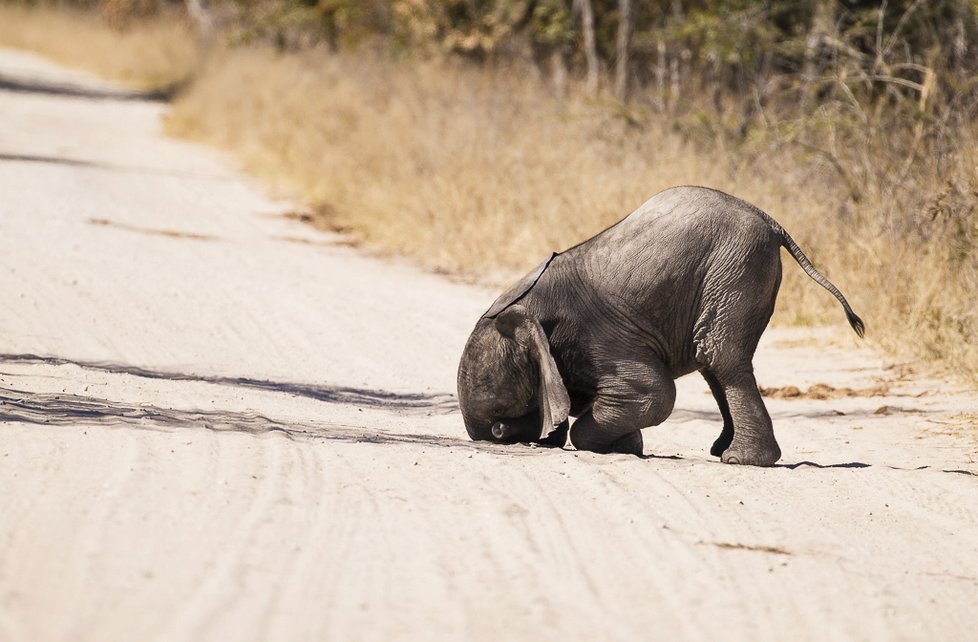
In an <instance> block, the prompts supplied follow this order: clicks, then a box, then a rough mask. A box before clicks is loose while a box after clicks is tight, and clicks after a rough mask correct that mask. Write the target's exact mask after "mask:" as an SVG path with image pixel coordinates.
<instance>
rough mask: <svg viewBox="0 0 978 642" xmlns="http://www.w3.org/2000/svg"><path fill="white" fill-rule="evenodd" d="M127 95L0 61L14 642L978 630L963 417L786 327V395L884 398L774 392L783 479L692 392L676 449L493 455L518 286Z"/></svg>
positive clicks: (766, 351)
mask: <svg viewBox="0 0 978 642" xmlns="http://www.w3.org/2000/svg"><path fill="white" fill-rule="evenodd" d="M65 83H71V87H73V89H71V88H68V87H66V86H65ZM86 93H88V94H91V95H88V96H84V95H78V94H86ZM124 98H125V97H120V96H118V95H117V96H115V97H113V96H112V91H111V88H109V87H106V86H104V85H101V84H99V83H97V82H95V81H93V80H92V79H88V78H85V77H83V76H80V75H78V74H72V73H68V72H65V71H63V70H60V69H58V68H55V67H52V66H50V65H47V64H45V63H42V62H40V61H38V60H37V59H35V58H33V57H30V56H26V55H23V54H15V53H11V52H2V53H0V293H2V297H3V299H2V300H3V302H2V304H0V640H18V641H19V640H32V641H33V640H228V639H233V640H301V639H317V640H398V639H411V640H437V639H484V640H489V639H534V640H537V639H542V640H546V639H554V640H556V639H589V640H591V639H670V640H671V639H689V640H714V639H751V640H755V639H760V640H782V639H886V640H893V639H954V638H959V639H973V637H974V635H975V631H978V606H976V605H978V477H976V476H975V474H976V472H978V463H976V461H978V444H976V441H975V439H974V435H975V430H974V423H975V422H974V415H969V414H968V413H969V412H973V411H974V410H976V408H975V407H974V403H973V399H972V398H970V397H969V396H968V395H967V394H965V393H962V392H960V391H955V390H954V388H953V386H950V385H949V384H947V383H942V382H935V381H923V380H918V379H916V378H914V377H913V376H912V375H909V376H908V375H907V373H906V372H904V371H903V370H901V369H899V368H887V367H886V366H887V363H886V362H885V360H883V359H882V358H881V357H879V356H877V355H875V354H873V353H871V352H869V351H867V350H866V349H864V348H858V347H857V343H856V341H855V340H854V339H852V338H850V335H849V334H848V331H847V330H823V331H818V332H811V331H798V330H791V331H788V330H775V331H770V332H769V333H768V335H767V336H766V338H765V340H764V343H763V345H762V348H761V350H760V352H759V354H758V358H757V371H758V378H759V380H760V381H761V383H762V385H767V386H785V385H795V386H798V387H799V388H801V389H803V390H804V389H807V388H808V387H809V386H810V385H812V384H816V383H825V384H829V385H831V386H834V387H836V388H840V387H850V388H853V389H854V390H855V391H856V392H859V391H864V390H865V389H869V388H880V387H881V389H880V390H877V393H876V394H875V395H873V396H860V395H857V394H850V395H843V396H841V397H839V398H831V399H827V400H817V399H794V400H792V399H771V400H770V401H769V407H770V409H771V412H772V415H773V416H774V421H775V427H776V430H777V432H778V436H779V438H780V441H781V445H782V448H783V450H784V459H783V462H782V463H783V464H786V465H783V466H779V467H776V468H772V469H767V470H760V469H753V468H740V467H732V466H724V465H722V464H719V463H717V462H715V461H714V460H713V459H711V458H710V457H709V455H708V454H707V452H706V450H707V448H708V447H709V445H710V443H711V442H712V439H713V438H714V437H715V436H716V433H717V432H718V430H719V416H718V414H717V412H716V409H715V407H714V405H713V402H712V399H711V398H710V396H709V394H708V393H707V391H706V386H705V384H704V383H703V382H702V381H700V380H699V379H698V378H695V377H690V378H686V379H683V380H682V381H681V382H680V390H679V398H678V403H677V410H676V412H675V415H674V416H673V418H672V419H671V420H670V421H669V422H668V423H667V424H666V425H663V426H661V427H659V428H656V429H652V430H647V431H646V436H645V442H646V453H647V454H649V455H652V454H653V453H654V455H655V456H653V457H647V458H643V459H637V458H633V457H625V456H596V455H591V454H587V453H578V452H575V451H573V450H570V449H568V450H544V449H535V448H528V447H496V446H491V445H476V444H473V443H470V442H469V441H467V440H466V439H464V437H463V436H464V433H463V431H462V426H461V422H460V419H459V416H458V415H457V413H456V410H455V405H454V397H453V396H452V392H453V389H454V371H455V363H456V358H457V356H458V354H459V352H460V350H461V346H462V343H463V341H464V340H465V337H466V335H467V333H468V331H469V329H470V328H471V326H472V324H473V323H474V321H475V319H476V318H477V316H478V315H479V314H480V313H481V312H482V310H483V309H484V308H485V307H486V306H487V304H488V302H489V301H490V300H491V298H492V294H491V293H489V292H487V291H484V290H480V289H477V288H471V287H465V286H460V285H456V284H452V283H449V282H447V281H445V280H444V279H440V278H437V277H433V276H430V275H425V274H422V273H419V272H418V271H415V270H413V269H410V268H408V267H405V266H402V265H398V264H392V263H384V262H379V261H376V260H372V259H367V258H363V257H361V256H359V255H358V254H356V253H355V252H354V251H353V250H350V249H349V248H346V247H344V246H343V244H342V240H341V239H338V238H336V237H332V236H329V235H325V234H321V233H318V232H314V231H312V230H310V229H307V228H306V227H304V226H303V225H301V224H300V223H298V222H295V221H291V220H288V219H287V218H284V217H282V216H281V214H282V213H283V212H285V211H287V210H288V206H287V205H286V204H283V203H276V202H273V201H271V200H269V199H268V198H266V197H264V196H262V195H261V193H260V192H259V191H257V190H256V189H255V188H254V186H251V185H249V184H248V183H247V182H246V181H243V180H242V179H241V178H240V177H239V176H237V175H235V174H234V173H233V172H232V171H231V170H229V169H228V168H227V166H226V165H224V164H222V162H221V161H220V159H219V158H218V157H217V156H216V155H214V154H212V153H211V152H209V151H207V150H203V149H200V148H196V147H193V146H189V145H185V144H182V143H178V142H174V141H171V140H167V139H165V138H163V137H161V136H160V135H159V134H158V121H159V118H160V115H161V112H162V110H163V107H162V106H160V105H158V104H152V103H147V102H141V101H138V100H126V99H124ZM532 258H533V257H530V259H529V260H528V264H531V263H533V260H532ZM786 269H796V268H795V267H793V266H788V267H787V268H786ZM812 287H815V286H814V285H813V286H812ZM857 307H858V306H857ZM840 316H841V315H840ZM867 321H868V322H869V324H870V327H872V324H874V323H881V322H884V320H877V319H867ZM969 421H970V422H971V426H972V428H971V431H970V432H969V431H968V430H967V429H966V428H965V426H966V425H967V424H968V422H969Z"/></svg>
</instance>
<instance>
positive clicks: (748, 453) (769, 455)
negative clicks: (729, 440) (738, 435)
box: [710, 439, 781, 466]
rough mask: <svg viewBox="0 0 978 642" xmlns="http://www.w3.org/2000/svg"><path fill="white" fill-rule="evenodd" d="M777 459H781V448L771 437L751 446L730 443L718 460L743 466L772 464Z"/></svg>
mask: <svg viewBox="0 0 978 642" xmlns="http://www.w3.org/2000/svg"><path fill="white" fill-rule="evenodd" d="M714 446H716V444H714ZM710 452H711V453H712V452H713V451H712V450H711V451H710ZM779 459H781V448H780V447H779V446H778V442H776V441H774V439H771V441H770V443H766V444H764V445H760V446H753V447H748V446H747V445H745V444H731V445H730V447H729V448H727V449H726V450H724V451H723V454H722V455H721V456H720V461H722V462H723V463H725V464H740V465H743V466H773V465H774V463H775V462H776V461H778V460H779Z"/></svg>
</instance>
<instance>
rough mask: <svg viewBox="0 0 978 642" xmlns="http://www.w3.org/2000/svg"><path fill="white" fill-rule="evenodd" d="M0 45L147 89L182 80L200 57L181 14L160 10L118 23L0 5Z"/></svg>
mask: <svg viewBox="0 0 978 642" xmlns="http://www.w3.org/2000/svg"><path fill="white" fill-rule="evenodd" d="M112 15H113V16H115V15H116V14H115V13H113V14H112ZM0 45H2V46H6V47H15V48H19V49H28V50H30V51H35V52H37V53H39V54H41V55H43V56H46V57H48V58H51V59H52V60H55V61H57V62H60V63H62V64H65V65H68V66H70V67H75V68H80V69H85V70H87V71H91V72H94V73H96V74H99V75H100V76H103V77H105V78H107V79H109V80H115V81H118V82H121V83H124V84H126V85H129V86H131V87H133V88H135V89H141V90H146V91H157V90H165V89H169V88H171V87H173V86H175V85H177V84H179V83H181V82H183V81H184V80H186V79H187V78H188V77H189V76H190V75H191V73H192V72H193V70H194V68H195V66H196V65H197V63H198V60H199V55H198V47H197V42H196V40H195V37H194V31H193V29H192V28H191V27H190V25H188V24H187V22H186V20H185V19H184V18H182V17H181V16H180V15H178V14H173V13H165V12H164V13H162V14H157V15H154V16H153V17H152V18H150V19H146V20H137V19H135V18H133V17H132V16H130V17H129V18H127V20H126V21H124V22H121V21H120V20H119V19H115V18H113V19H103V18H101V17H100V16H99V14H97V13H95V12H80V11H76V10H71V9H60V8H57V7H56V6H51V5H45V4H39V5H35V6H32V7H24V6H19V5H6V4H0Z"/></svg>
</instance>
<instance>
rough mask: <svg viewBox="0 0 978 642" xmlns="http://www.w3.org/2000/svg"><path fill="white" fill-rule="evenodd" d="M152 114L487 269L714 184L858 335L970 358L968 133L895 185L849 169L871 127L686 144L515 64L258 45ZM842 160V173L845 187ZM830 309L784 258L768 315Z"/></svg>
mask: <svg viewBox="0 0 978 642" xmlns="http://www.w3.org/2000/svg"><path fill="white" fill-rule="evenodd" d="M574 93H575V92H573V91H571V94H572V96H573V95H574ZM168 129H169V131H171V132H173V133H176V134H178V135H182V136H187V137H191V138H196V139H200V140H204V141H207V142H210V143H214V144H217V145H219V146H222V147H225V148H228V149H231V150H233V151H235V152H237V153H238V154H239V155H240V157H241V158H242V159H243V162H244V164H245V165H246V167H247V168H248V169H249V170H251V171H253V172H255V173H257V174H259V175H261V176H263V177H266V178H270V179H271V180H272V182H273V184H275V185H277V186H279V188H281V189H284V190H287V191H288V192H290V193H291V194H293V195H297V196H298V197H299V198H301V199H302V200H304V201H306V202H307V203H308V204H310V206H311V207H313V208H314V209H315V210H316V211H318V212H319V213H320V220H321V222H322V223H323V224H324V225H326V226H328V227H332V228H336V229H341V230H344V231H348V232H349V233H350V234H352V235H354V236H355V237H357V238H359V239H361V240H365V241H367V242H368V243H369V245H371V246H372V247H375V248H379V249H381V250H383V251H388V252H396V253H403V254H408V255H411V256H414V257H416V258H417V259H418V260H419V261H420V262H421V263H422V264H424V265H425V266H427V267H429V268H432V269H435V270H441V271H448V272H454V273H464V274H468V275H470V276H474V277H476V278H478V279H480V280H483V281H489V282H493V283H500V282H503V281H505V280H507V279H510V278H512V277H513V276H514V275H516V274H518V273H520V272H522V271H525V270H528V269H529V268H530V267H532V266H533V265H535V264H536V263H537V262H538V261H540V260H541V258H543V257H544V256H545V255H546V254H547V253H548V252H550V251H551V250H554V249H563V248H565V247H567V246H569V245H571V244H573V243H576V242H578V241H580V240H582V239H584V238H587V237H588V236H590V235H591V234H593V233H595V232H597V231H599V230H601V229H602V228H604V227H605V226H606V225H608V224H609V223H612V222H614V221H615V220H617V219H619V218H620V217H622V216H623V215H625V214H627V213H628V212H629V211H631V210H632V209H634V208H635V207H636V206H638V205H639V204H640V203H642V202H643V201H644V200H645V199H646V198H648V197H649V196H651V195H652V194H654V193H655V192H657V191H659V190H661V189H663V188H665V187H668V186H672V185H679V184H702V185H709V186H712V187H716V188H719V189H722V190H725V191H728V192H731V193H733V194H735V195H737V196H740V197H742V198H744V199H746V200H749V201H751V202H753V203H755V204H757V205H758V206H760V207H761V208H763V209H765V210H766V211H768V212H770V213H771V214H772V215H773V216H775V217H776V218H777V219H778V220H780V221H781V222H782V223H783V224H784V225H785V226H786V228H787V229H788V230H789V231H790V232H791V233H792V235H793V236H794V237H795V239H796V240H797V241H798V242H799V244H800V245H801V246H802V247H803V248H804V249H805V250H806V251H807V252H808V254H809V255H810V256H811V257H812V258H813V260H814V261H815V262H816V264H817V265H819V266H820V268H822V270H823V271H824V272H825V273H826V275H827V276H829V277H830V278H831V279H832V280H833V281H835V282H836V284H837V285H839V287H840V288H841V289H842V290H843V291H844V292H846V293H847V294H848V295H849V299H850V301H851V302H852V304H853V306H854V307H855V308H856V310H857V312H859V313H860V314H861V315H862V316H864V318H865V319H866V321H867V324H868V327H869V332H870V336H871V337H872V338H873V339H874V340H876V341H878V342H880V343H882V344H883V345H885V346H887V347H889V348H890V349H892V350H894V351H895V352H896V353H898V354H904V355H910V356H915V357H921V356H923V357H926V358H929V359H931V360H935V361H942V362H945V363H947V364H950V365H953V366H954V367H956V368H958V369H959V370H960V371H964V372H969V373H973V372H974V371H975V368H976V365H978V350H976V348H975V347H974V341H973V340H972V337H973V332H974V329H975V327H976V316H975V315H976V313H975V310H974V305H973V302H972V296H973V293H974V291H975V286H976V285H978V282H976V274H978V270H976V258H975V252H974V248H973V245H972V244H973V242H974V239H975V236H976V230H975V227H974V226H975V220H976V219H975V213H974V193H973V192H974V191H975V190H976V188H978V186H976V185H975V182H974V181H975V178H974V174H975V161H976V154H975V152H974V149H975V147H974V145H973V144H972V145H970V146H968V145H963V146H960V147H959V149H963V150H965V151H963V152H960V153H957V152H956V154H957V155H956V156H955V158H954V159H952V160H953V162H951V163H950V164H949V162H947V161H948V159H945V162H943V164H942V165H941V167H943V169H942V170H941V171H938V164H936V163H935V164H933V166H932V167H931V166H928V165H927V164H926V163H924V164H923V165H922V166H921V167H911V168H910V171H908V172H907V176H906V178H907V181H908V182H909V183H910V186H909V187H908V188H907V189H904V190H898V191H894V190H893V188H892V184H888V183H886V182H885V181H876V182H874V181H872V180H869V178H868V177H866V176H862V175H859V174H857V173H856V172H855V170H856V169H859V170H861V171H862V170H866V171H870V170H872V169H873V166H874V163H882V162H891V161H894V162H895V160H899V159H882V158H874V154H882V153H885V152H886V150H882V149H863V150H860V149H857V148H858V147H859V146H860V145H864V144H869V143H871V141H872V140H874V139H873V138H872V136H870V135H869V134H867V135H866V136H864V137H863V138H852V137H853V136H856V134H858V131H850V132H848V134H846V135H847V136H849V138H848V139H846V138H845V137H843V138H842V139H841V140H837V141H836V142H835V143H834V145H836V147H835V148H833V149H835V151H833V150H832V149H829V150H820V151H817V152H813V151H811V150H806V149H804V148H799V147H798V146H796V145H789V144H785V145H781V146H779V145H778V144H777V141H774V142H771V141H765V142H764V144H763V145H758V146H754V147H753V152H751V151H750V150H751V147H750V146H749V145H747V146H744V147H743V148H742V149H736V150H725V149H724V148H723V145H720V144H717V145H713V146H711V145H708V144H700V145H693V144H689V143H688V142H687V137H686V136H685V135H683V134H682V133H680V132H678V131H676V129H675V127H674V124H673V121H672V120H670V119H667V118H666V117H664V116H661V115H657V114H654V113H652V112H644V111H641V110H638V109H636V108H624V107H619V106H615V105H614V104H612V103H611V102H602V101H601V100H597V101H594V100H592V101H588V100H584V99H576V98H573V97H570V98H568V97H564V96H556V95H554V93H553V92H551V91H550V90H549V89H548V88H547V87H546V86H545V85H544V84H543V83H542V82H540V81H539V79H537V78H535V77H533V76H532V74H527V73H526V72H524V71H521V69H520V68H514V69H496V70H489V69H484V68H483V69H479V68H472V67H467V66H463V65H457V64H449V63H444V62H442V63H437V62H418V61H412V62H411V63H410V64H408V63H395V62H390V61H384V60H379V59H376V58H373V57H370V56H367V55H365V54H361V55H358V56H352V55H343V54H334V55H328V54H325V53H321V52H306V53H301V54H289V55H282V54H277V53H274V52H273V51H271V50H260V49H259V50H255V49H252V50H237V51H233V52H225V53H223V54H221V55H220V56H218V57H216V58H215V59H214V60H212V61H211V64H210V65H209V66H208V67H207V69H206V70H205V72H204V73H203V74H202V76H201V77H200V79H199V81H198V82H197V83H195V84H194V86H193V87H192V89H191V90H190V91H189V92H187V93H186V94H185V95H183V96H182V97H181V98H180V99H179V100H178V101H177V103H176V104H175V106H174V109H173V111H172V113H171V114H170V116H169V119H168ZM840 131H841V130H833V132H834V133H832V135H837V134H839V133H840ZM718 140H719V141H721V142H722V139H718ZM969 150H970V151H969ZM867 164H868V165H867ZM952 165H953V168H952ZM840 167H841V169H842V171H843V172H852V173H853V175H854V176H857V177H858V180H859V187H860V188H861V190H862V191H861V193H860V194H859V196H858V200H854V198H853V195H852V193H851V191H852V184H850V183H849V182H847V181H846V180H841V179H840V171H839V170H840ZM949 168H951V169H949ZM949 171H951V172H952V173H953V176H949V175H947V172H949ZM788 263H791V261H790V259H789V260H788ZM842 319H843V316H842V313H841V311H840V310H839V309H838V306H837V304H836V303H835V301H834V299H832V298H831V296H829V295H828V294H827V293H825V292H824V291H822V290H821V289H820V288H818V287H817V286H815V285H814V284H812V283H811V282H810V281H808V279H807V277H805V276H804V274H803V273H802V272H801V270H800V269H798V268H797V267H796V266H794V265H793V264H791V265H786V269H785V280H784V285H783V287H782V295H781V297H780V300H779V310H778V314H777V317H776V321H780V322H782V323H785V322H787V323H812V322H819V323H823V322H832V323H837V322H839V321H841V320H842Z"/></svg>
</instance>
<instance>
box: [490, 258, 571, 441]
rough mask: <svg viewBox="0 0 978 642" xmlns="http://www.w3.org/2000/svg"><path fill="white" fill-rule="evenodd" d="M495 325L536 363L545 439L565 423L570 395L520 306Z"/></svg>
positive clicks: (542, 338) (540, 331)
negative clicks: (528, 353) (527, 351)
mask: <svg viewBox="0 0 978 642" xmlns="http://www.w3.org/2000/svg"><path fill="white" fill-rule="evenodd" d="M544 267H546V266H544ZM541 272H542V270H541ZM495 326H496V329H497V330H498V331H499V333H500V334H502V335H503V336H504V337H509V338H510V339H514V340H516V342H517V343H519V344H520V345H521V346H523V347H525V348H527V349H528V350H529V351H530V355H531V356H532V358H533V360H534V361H535V362H536V364H537V367H538V370H539V375H540V377H539V378H540V390H539V394H538V397H539V399H540V439H546V438H547V437H548V436H549V435H550V433H552V432H553V431H554V430H555V429H556V428H557V427H558V426H560V425H561V424H562V423H564V422H565V421H567V416H568V415H569V414H570V396H569V395H568V394H567V388H565V387H564V382H563V380H561V378H560V372H558V370H557V362H556V361H554V358H553V355H552V354H550V343H549V341H547V335H546V334H545V333H544V331H543V326H541V325H540V322H539V321H537V320H536V319H535V318H534V317H533V316H532V315H530V313H529V312H527V310H526V308H524V307H523V306H521V305H510V306H509V307H507V308H505V309H504V310H503V311H502V312H500V313H499V315H498V316H497V317H496V321H495Z"/></svg>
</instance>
